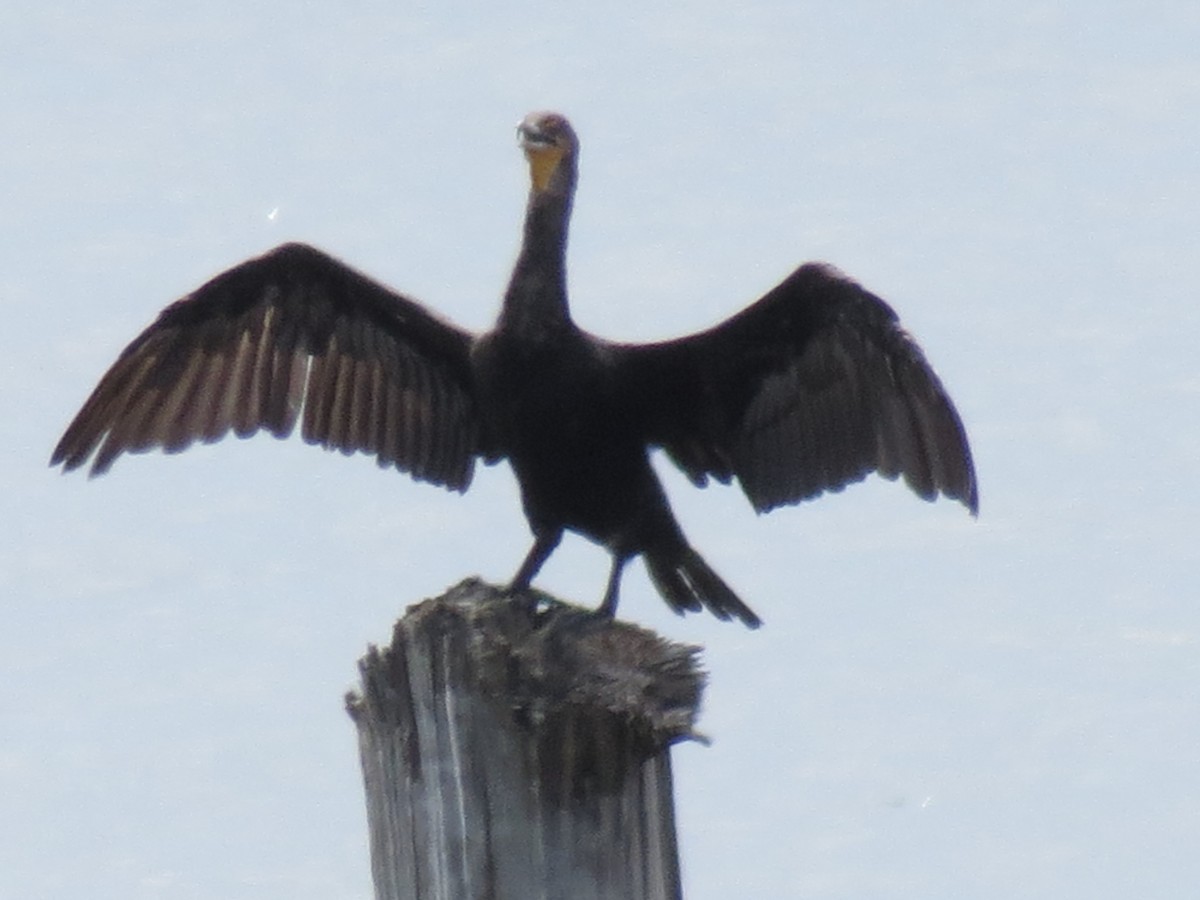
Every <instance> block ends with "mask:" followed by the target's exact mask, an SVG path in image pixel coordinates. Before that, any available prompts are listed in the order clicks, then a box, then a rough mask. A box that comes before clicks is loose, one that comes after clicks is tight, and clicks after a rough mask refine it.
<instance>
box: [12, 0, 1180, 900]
mask: <svg viewBox="0 0 1200 900" xmlns="http://www.w3.org/2000/svg"><path fill="white" fill-rule="evenodd" d="M602 6H603V11H601V10H600V7H602ZM734 6H735V5H733V4H725V3H701V2H698V3H690V4H684V3H661V4H653V3H644V2H639V3H631V2H619V0H618V2H610V3H607V4H578V5H570V4H562V5H557V6H556V5H552V4H547V3H506V4H494V5H483V4H478V5H475V4H462V3H440V4H428V5H425V4H409V3H382V2H348V3H341V4H333V3H328V4H309V3H297V2H290V3H281V2H259V3H253V4H246V3H241V2H238V3H234V2H229V3H198V4H179V3H166V2H162V3H152V2H141V3H129V2H121V3H118V2H91V3H89V2H70V3H66V2H39V3H36V4H34V3H21V2H16V3H8V4H6V5H4V6H3V7H2V8H0V134H2V135H3V140H0V304H2V309H3V319H2V320H0V321H2V322H3V327H2V328H0V366H2V379H0V429H2V432H0V454H2V456H0V463H2V464H0V498H2V503H3V510H4V514H3V516H2V517H0V834H3V835H4V838H3V840H2V841H0V898H3V900H9V898H12V900H42V898H56V900H57V898H78V897H87V898H89V900H109V898H112V900H130V898H134V900H136V898H181V900H241V898H254V900H264V898H268V900H272V898H280V900H282V898H288V900H309V898H312V900H316V898H320V900H333V898H339V900H340V898H367V897H369V896H370V880H369V868H368V859H367V848H366V843H365V833H366V826H365V813H364V810H363V802H362V798H361V787H360V783H359V773H358V762H357V756H356V752H357V751H356V746H355V740H354V734H353V728H352V725H351V723H350V722H349V720H348V719H347V718H346V716H345V715H344V713H343V712H342V705H341V704H342V701H341V698H342V693H343V692H344V691H345V690H346V689H347V688H348V687H350V686H352V685H353V683H354V681H355V677H356V670H355V661H356V660H357V658H358V657H359V656H360V655H361V654H362V652H363V651H364V649H365V647H366V645H367V643H368V642H382V641H385V640H386V639H387V638H388V635H389V632H390V627H391V624H392V622H393V621H394V619H395V618H396V617H397V616H398V615H399V614H400V612H401V611H402V610H403V608H404V607H405V606H406V605H407V604H409V603H410V602H413V601H416V600H418V599H420V598H422V597H425V596H429V595H432V594H436V593H438V592H440V591H441V590H442V589H443V588H444V587H446V586H447V585H449V584H451V583H454V582H456V581H457V580H459V579H460V578H461V577H462V576H465V575H468V574H472V573H476V572H478V573H481V574H482V575H483V576H485V577H487V578H489V579H491V580H495V581H502V580H505V579H507V578H509V577H511V575H512V573H513V571H514V570H515V568H516V566H517V564H518V562H519V561H520V559H521V556H522V554H524V552H525V551H526V549H527V546H528V541H529V536H528V532H527V529H526V526H525V523H524V520H523V518H522V516H521V513H520V509H519V505H518V503H517V499H516V492H515V487H514V484H513V481H512V478H511V475H510V474H509V472H508V471H507V469H506V468H496V469H489V470H486V471H481V472H480V473H479V476H478V478H477V480H476V483H475V486H474V487H473V488H472V489H471V491H470V493H469V494H467V495H466V496H465V497H458V496H455V495H451V494H447V493H444V492H441V491H439V490H437V489H435V488H432V487H430V486H428V485H418V484H415V483H413V482H411V481H409V480H408V479H406V478H404V477H402V476H398V475H396V474H394V473H391V474H389V473H381V472H380V471H378V470H377V469H376V468H375V466H374V465H373V463H372V462H371V461H370V460H369V459H367V458H365V457H360V458H353V459H345V458H342V457H340V456H331V455H327V454H323V453H321V452H320V451H318V450H315V449H313V448H311V447H308V446H306V445H304V444H303V443H302V442H300V441H299V440H293V441H289V442H277V441H273V440H271V439H269V438H265V437H260V438H259V439H257V440H254V441H247V442H237V441H229V442H226V443H222V444H219V445H216V446H214V447H206V448H199V449H196V450H193V451H190V452H188V453H186V454H183V455H181V456H177V457H164V456H161V455H151V456H145V457H137V458H124V459H122V460H121V461H120V462H119V463H118V464H117V466H116V468H115V469H114V471H113V472H112V473H111V474H110V475H109V476H107V477H106V478H103V479H100V480H98V481H94V482H88V481H87V480H86V479H85V478H83V477H82V476H81V475H75V476H72V477H62V476H60V475H59V474H58V473H56V472H53V471H51V470H49V469H47V468H46V461H47V459H48V457H49V454H50V451H51V449H52V447H53V445H54V443H55V441H56V440H57V439H58V437H59V435H60V434H61V431H62V429H63V428H64V427H65V426H66V424H67V422H68V421H69V419H70V417H71V416H72V415H73V414H74V412H75V411H76V409H77V408H78V407H79V405H80V404H81V403H82V401H83V400H84V398H85V397H86V395H87V393H88V392H89V391H90V390H91V388H92V386H93V385H94V384H95V382H96V380H97V379H98V378H99V376H100V375H101V373H102V372H103V371H104V369H105V368H106V367H107V366H108V365H109V363H111V361H112V360H113V359H114V357H115V356H116V354H117V353H118V352H119V351H120V349H121V348H122V347H123V346H124V345H125V344H126V343H127V342H128V341H129V340H130V339H131V338H133V336H134V335H135V334H136V333H137V332H138V331H139V330H140V329H141V328H142V327H144V326H145V325H146V324H147V323H148V322H149V321H150V320H151V319H152V318H153V316H154V315H155V314H156V313H157V312H158V310H159V309H161V307H163V306H164V305H166V303H168V302H169V301H171V300H173V299H175V298H176V297H178V296H180V295H182V294H184V293H186V292H187V291H188V290H190V289H191V288H193V287H195V286H196V285H198V284H199V283H200V282H201V281H202V280H204V279H206V278H207V277H209V276H210V275H212V274H214V273H215V272H217V271H219V270H221V269H223V268H225V267H227V266H229V265H232V264H234V263H236V262H239V261H240V260H242V259H244V258H245V257H247V256H249V255H251V254H254V253H258V252H260V251H263V250H265V249H267V248H268V247H270V246H272V245H274V244H277V243H279V242H282V241H284V240H289V239H304V240H307V241H310V242H312V243H315V244H317V245H319V246H321V247H323V248H324V249H326V250H328V251H330V252H332V253H334V254H337V255H339V256H341V257H343V258H344V259H346V260H347V261H349V262H351V263H352V264H354V265H356V266H358V267H361V268H363V269H365V270H366V271H368V272H370V273H372V274H373V275H375V276H376V277H378V278H380V279H382V280H384V281H386V282H388V283H390V284H392V285H394V286H395V287H397V288H400V289H402V290H404V291H406V292H408V293H410V294H412V295H414V296H416V297H419V298H421V299H422V300H423V301H425V302H427V303H429V304H430V305H431V306H434V307H436V308H437V309H438V310H440V311H441V312H442V313H443V314H445V315H446V316H448V317H450V318H452V319H453V320H455V321H457V322H459V323H461V324H463V325H466V326H469V327H472V328H483V327H485V326H486V325H487V324H488V323H489V322H490V321H491V318H492V316H493V315H494V313H495V311H496V307H497V302H498V297H499V294H500V291H501V290H502V288H503V285H504V281H505V279H506V277H507V272H508V268H509V266H510V265H511V262H512V260H513V257H514V254H515V251H516V247H517V241H518V237H519V224H520V218H521V214H522V211H523V203H524V192H525V187H526V173H525V167H524V164H523V162H522V160H521V158H520V154H519V152H518V150H517V148H516V145H515V134H514V126H515V124H516V123H517V121H518V120H519V119H520V117H521V116H522V115H524V114H525V113H526V112H528V111H529V110H531V109H537V108H545V107H550V108H557V109H561V110H563V111H564V112H566V113H568V114H569V115H570V116H571V117H572V121H573V122H574V124H575V126H576V128H577V130H578V132H579V134H580V136H581V139H582V142H583V152H582V160H581V183H580V194H579V197H578V200H577V203H576V216H575V220H574V225H573V232H572V242H571V263H570V265H571V287H572V290H573V302H574V307H573V308H574V312H575V314H576V317H577V319H578V320H579V321H580V322H581V323H582V324H583V325H584V326H585V327H587V328H589V329H590V330H593V331H596V332H598V333H600V334H604V335H606V336H610V337H616V338H622V339H630V340H632V339H650V338H661V337H668V336H673V335H676V334H682V333H684V332H687V331H691V330H695V329H698V328H701V327H704V326H707V325H710V324H712V323H713V322H715V321H717V320H719V319H721V318H724V317H725V316H727V315H728V314H730V313H732V312H734V311H735V310H737V309H738V308H740V307H741V306H742V305H744V304H745V303H748V302H749V301H751V300H752V299H754V298H755V297H757V296H758V295H759V294H760V293H762V292H763V291H764V290H766V289H767V288H769V287H770V286H772V285H773V284H774V283H776V282H777V281H778V280H779V279H781V278H782V277H783V276H784V275H786V274H787V273H788V272H789V271H790V270H791V269H792V268H793V267H794V266H795V265H796V264H798V263H799V262H801V261H802V260H806V259H813V258H816V259H825V260H828V261H830V262H833V263H835V264H837V265H838V266H840V267H841V268H843V269H844V270H845V271H847V272H849V273H851V274H852V275H854V276H855V277H856V278H858V279H859V280H861V281H862V282H864V283H865V284H866V285H867V286H868V287H870V288H871V289H872V290H874V291H876V292H877V293H880V294H881V295H883V296H884V297H886V298H887V299H888V300H889V301H891V302H892V303H893V304H894V305H895V306H896V307H897V309H898V310H899V311H900V314H901V316H902V318H903V320H904V322H905V324H906V325H907V326H908V327H909V328H910V329H911V330H912V331H913V333H914V334H915V335H916V336H917V337H918V339H919V340H920V341H921V342H922V344H923V346H924V347H925V349H926V351H927V352H928V354H929V357H930V359H931V361H932V362H933V363H934V365H935V367H936V368H937V369H938V371H939V373H940V374H941V375H942V377H943V379H944V381H945V383H946V384H947V386H948V387H949V389H950V391H951V393H952V394H953V396H954V398H955V401H956V402H957V404H958V406H959V408H960V410H961V412H962V414H963V418H964V420H965V422H966V424H967V427H968V430H969V432H970V436H971V439H972V442H973V446H974V450H975V454H976V461H977V464H978V469H979V474H980V484H981V499H982V511H981V515H980V518H979V520H978V521H977V522H975V521H972V520H971V519H970V517H969V516H968V515H967V514H966V513H965V512H964V511H963V509H962V508H961V507H960V506H958V505H952V504H948V503H939V504H935V505H927V504H923V503H921V502H919V501H917V500H916V499H914V498H913V497H912V495H911V494H909V493H908V492H907V491H906V490H904V489H903V488H902V487H899V486H897V485H894V484H890V483H885V482H881V481H879V480H878V479H874V480H872V481H871V482H869V483H867V484H864V485H860V486H856V487H854V488H852V489H850V490H848V491H846V492H845V493H844V494H842V495H839V496H834V497H829V498H826V499H824V500H822V501H821V502H819V503H816V504H809V505H806V506H803V507H801V508H796V509H787V510H781V511H778V512H776V513H774V514H772V515H770V516H766V517H763V518H756V517H755V516H754V514H753V513H752V511H751V510H750V508H749V504H748V503H746V502H745V499H744V498H743V497H742V496H741V495H740V493H739V492H738V491H736V490H734V489H724V490H720V489H717V490H710V491H705V492H699V491H695V490H693V489H691V488H690V487H689V486H688V485H687V484H686V483H685V481H684V480H683V479H682V478H681V477H678V476H676V475H674V474H673V473H671V474H669V475H668V490H669V491H670V492H671V494H672V497H673V499H674V502H675V505H676V509H677V511H678V513H679V515H680V518H681V520H682V522H683V524H684V527H685V529H686V530H687V532H688V534H689V536H690V537H691V539H692V540H693V542H694V543H695V545H696V546H697V547H698V548H699V549H700V550H701V552H702V553H703V554H704V555H705V556H706V557H707V558H708V559H709V561H710V562H711V563H712V564H713V565H714V566H715V567H716V568H717V569H718V570H719V571H720V572H721V573H722V574H723V575H724V576H725V577H726V578H727V579H728V580H729V581H730V583H731V584H733V585H735V586H736V588H737V589H738V590H739V591H740V592H741V594H742V595H743V596H744V597H745V598H746V599H747V600H748V601H749V603H750V605H751V606H753V607H754V608H755V609H756V610H757V611H758V612H759V613H760V614H761V615H762V616H763V618H764V619H765V620H766V622H767V624H766V627H764V628H763V629H762V630H760V631H758V632H756V633H751V632H748V631H746V630H744V629H742V628H740V627H738V626H736V625H730V624H721V623H719V622H716V621H715V620H712V619H710V618H706V617H702V616H695V617H690V618H688V619H677V618H675V617H674V616H672V615H671V614H670V613H669V611H667V610H666V608H665V606H664V605H663V604H662V603H661V602H660V601H659V600H658V599H657V597H656V596H655V595H654V593H653V590H652V588H651V587H650V585H649V582H648V581H647V579H646V577H645V575H644V573H643V572H642V570H641V567H640V565H638V566H634V567H631V569H630V570H629V573H628V575H627V577H626V581H625V590H624V594H623V603H622V606H621V614H622V615H623V616H625V617H627V618H630V619H633V620H635V621H638V622H641V623H643V624H645V625H647V626H650V627H653V628H656V629H659V630H661V631H663V632H664V633H666V634H667V635H669V636H671V637H673V638H675V639H678V640H684V641H690V642H696V643H703V644H704V645H705V647H706V653H705V660H706V665H707V667H708V669H709V671H710V672H711V677H712V682H711V686H710V688H709V691H708V694H707V698H706V711H705V715H704V719H703V722H702V728H703V729H704V731H706V732H707V733H708V734H709V735H710V736H711V737H712V738H713V739H714V743H713V745H712V746H711V747H702V746H699V745H688V746H682V747H679V748H678V749H677V750H676V751H675V761H676V773H677V782H676V792H677V799H678V808H679V817H680V828H681V840H682V852H683V864H684V869H685V878H686V894H687V897H688V898H689V900H719V898H731V897H768V898H771V897H786V898H790V897H804V898H864V900H865V898H911V900H918V898H920V900H929V898H955V900H961V898H996V900H1000V898H1005V900H1008V898H1059V897H1089V898H1110V897H1111V898H1128V897H1135V896H1136V897H1181V896H1186V895H1188V894H1190V893H1192V892H1193V891H1194V890H1195V889H1196V885H1197V884H1200V861H1198V855H1197V853H1196V840H1197V838H1196V835H1197V833H1200V813H1198V812H1197V810H1198V808H1200V776H1198V775H1197V766H1196V762H1197V747H1198V746H1200V714H1198V708H1197V698H1196V692H1197V685H1198V684H1200V665H1198V663H1197V660H1198V652H1200V647H1198V644H1197V641H1198V639H1200V612H1198V610H1197V603H1196V596H1197V581H1198V579H1197V575H1196V573H1195V570H1196V563H1197V556H1198V554H1197V550H1196V538H1197V525H1198V515H1197V512H1196V509H1197V505H1198V503H1200V490H1198V487H1197V480H1196V468H1195V460H1196V457H1197V452H1198V450H1200V421H1198V418H1197V414H1196V413H1197V407H1198V401H1200V373H1198V372H1197V368H1196V366H1195V365H1194V363H1193V360H1194V358H1195V354H1196V348H1197V342H1198V337H1200V329H1198V325H1200V314H1198V312H1197V297H1196V285H1197V284H1198V283H1200V254H1198V253H1197V237H1198V233H1197V232H1198V229H1197V225H1198V224H1200V215H1198V214H1197V209H1198V208H1200V171H1198V164H1200V149H1198V148H1200V54H1198V51H1197V48H1198V47H1200V7H1197V6H1196V5H1195V4H1189V3H1177V4H1171V3H1158V4H1155V3H1149V4H1137V5H1136V7H1135V5H1133V4H1124V3H1111V2H1110V3H1105V2H1099V3H1097V2H1087V3H1084V2H1076V3H1057V4H1055V3H1038V2H1021V0H1015V2H1013V0H1009V2H1005V3H977V4H971V5H970V6H967V5H965V4H964V5H954V4H947V3H908V4H888V3H856V2H848V3H842V4H838V5H837V6H836V10H837V11H836V12H831V11H830V10H833V9H834V7H833V6H831V5H827V4H811V3H796V2H790V0H780V2H745V3H739V4H736V8H734ZM660 462H663V461H662V460H660ZM660 468H661V469H663V470H664V471H666V466H665V464H664V466H660ZM607 565H608V562H607V557H606V556H605V554H604V553H603V552H602V551H600V550H598V549H596V548H594V547H592V546H591V545H589V544H587V543H585V542H583V541H582V540H579V539H573V540H569V541H568V542H567V543H566V544H565V545H564V546H563V547H562V548H561V549H560V551H559V553H558V554H557V555H556V556H555V557H554V558H553V560H552V561H551V563H550V564H549V566H548V567H547V569H546V570H545V573H544V575H543V577H542V578H541V579H540V582H539V583H540V584H541V586H543V587H546V588H548V589H550V590H553V591H556V592H559V593H561V594H563V595H566V596H568V597H572V598H575V599H577V600H579V601H581V602H584V603H589V604H593V603H595V602H597V601H598V600H599V597H600V594H601V591H602V588H603V580H604V576H605V574H606V571H607Z"/></svg>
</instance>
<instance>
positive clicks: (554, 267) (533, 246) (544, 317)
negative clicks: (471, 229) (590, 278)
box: [500, 191, 572, 336]
mask: <svg viewBox="0 0 1200 900" xmlns="http://www.w3.org/2000/svg"><path fill="white" fill-rule="evenodd" d="M570 217H571V194H570V191H562V192H559V191H543V192H537V191H535V192H533V193H531V194H530V197H529V205H528V207H527V208H526V210H525V236H524V240H523V241H522V243H521V252H520V255H518V257H517V264H516V266H515V267H514V269H513V274H512V279H511V280H510V281H509V283H508V290H507V291H506V292H505V295H504V307H503V309H502V311H501V313H500V324H501V327H503V328H508V329H516V330H519V331H521V332H522V333H524V334H528V335H531V336H532V335H537V334H540V333H552V332H556V331H558V330H561V329H563V328H570V327H572V325H571V314H570V310H569V308H568V306H567V267H566V255H567V225H568V223H569V221H570Z"/></svg>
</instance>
